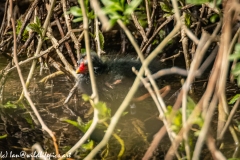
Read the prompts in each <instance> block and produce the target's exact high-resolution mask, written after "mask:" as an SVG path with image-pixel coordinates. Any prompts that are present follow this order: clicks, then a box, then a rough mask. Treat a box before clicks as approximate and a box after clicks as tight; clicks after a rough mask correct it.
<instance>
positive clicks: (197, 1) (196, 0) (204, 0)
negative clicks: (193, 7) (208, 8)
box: [186, 0, 210, 4]
mask: <svg viewBox="0 0 240 160" xmlns="http://www.w3.org/2000/svg"><path fill="white" fill-rule="evenodd" d="M208 2H210V0H186V3H190V4H203V3H208Z"/></svg>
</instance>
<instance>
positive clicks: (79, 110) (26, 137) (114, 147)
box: [0, 57, 236, 159]
mask: <svg viewBox="0 0 240 160" xmlns="http://www.w3.org/2000/svg"><path fill="white" fill-rule="evenodd" d="M5 61H6V60H5V59H3V58H2V57H0V70H1V69H3V68H4V67H5V65H6V63H5ZM23 72H24V69H23ZM27 74H28V73H27V72H26V73H24V75H25V76H26V75H27ZM36 75H37V73H35V78H34V80H33V82H32V83H31V86H30V88H29V92H30V95H31V98H32V100H33V102H34V103H35V105H36V107H37V109H38V111H39V113H40V115H41V117H42V118H43V120H44V122H45V123H46V124H47V126H48V127H49V128H50V129H51V130H52V131H53V132H54V133H55V134H56V137H57V140H58V145H59V149H60V153H61V154H63V153H65V152H66V151H67V150H68V149H69V148H70V147H72V146H73V145H74V144H75V143H76V142H77V141H78V140H79V139H80V138H81V137H82V135H83V133H82V132H81V131H80V130H79V129H78V128H76V127H74V126H72V125H70V124H67V123H65V122H63V121H61V119H62V118H66V119H70V120H74V121H76V120H77V118H78V116H79V117H81V118H82V120H83V121H84V122H87V121H89V120H91V118H92V117H91V116H89V115H88V112H89V108H90V105H89V104H88V103H87V102H84V101H83V100H82V99H81V95H80V94H78V95H77V96H76V95H75V96H74V97H73V98H72V99H71V101H70V102H69V103H68V104H67V105H63V102H64V100H65V99H66V97H67V95H68V93H69V91H70V90H71V88H72V87H73V85H74V84H73V83H70V82H69V81H68V80H67V79H66V78H65V77H64V76H60V77H57V78H54V79H53V80H51V81H49V82H47V84H44V85H39V84H38V80H40V79H41V77H39V76H36ZM180 78H181V77H179V76H171V77H170V78H168V79H165V80H163V81H161V83H162V85H161V86H162V87H163V86H164V85H170V86H171V91H170V92H169V93H168V95H167V96H166V97H165V98H164V100H165V102H166V104H168V105H173V103H174V102H175V99H176V96H177V93H178V90H179V89H180V88H181V84H180ZM205 78H206V77H205ZM203 83H204V81H203V82H201V83H196V93H195V97H197V98H195V99H196V100H198V98H199V97H201V95H202V93H203V92H204V88H203V87H202V85H203ZM21 88H22V87H21V83H20V81H19V78H18V74H17V72H16V71H14V72H13V73H11V74H10V75H9V77H8V79H7V80H6V83H5V89H4V102H5V103H4V104H5V105H1V109H0V114H1V119H0V135H5V134H6V135H7V138H4V139H1V140H0V150H1V151H3V153H4V152H9V153H10V151H12V152H13V153H16V154H19V153H20V151H23V150H25V151H27V152H29V153H30V152H31V146H32V145H33V144H35V143H36V142H39V143H40V144H41V146H42V147H43V148H44V151H46V152H49V153H53V152H54V149H53V145H52V144H53V143H52V140H51V138H50V137H49V136H48V135H47V134H46V133H45V132H43V131H42V130H41V126H39V125H38V122H37V120H36V117H35V115H34V113H33V112H32V110H31V108H30V107H29V105H28V103H27V102H26V101H24V102H23V103H22V104H21V105H18V106H17V105H14V104H13V103H9V106H8V108H7V107H6V106H7V105H6V104H7V103H8V102H14V101H16V100H17V99H18V98H19V96H20V94H21ZM229 94H232V95H235V94H236V93H229ZM10 104H11V105H10ZM119 104H120V103H119ZM131 105H132V106H131V107H129V108H128V109H127V112H128V114H126V115H125V116H123V117H122V118H121V120H120V122H119V124H118V126H117V127H116V130H115V132H116V133H117V134H118V135H119V136H120V137H121V138H122V139H123V140H124V142H125V149H126V151H125V154H124V155H125V158H126V159H131V158H133V157H134V158H135V159H140V158H142V157H143V155H144V153H145V152H146V149H147V148H148V147H149V143H150V142H151V139H152V136H153V135H154V133H156V132H157V131H158V130H159V128H160V127H161V126H162V122H161V121H160V120H159V119H158V118H157V116H158V115H157V113H158V111H157V108H156V106H155V104H154V103H153V101H152V99H151V98H148V99H146V100H145V101H143V102H137V103H135V104H131ZM23 106H25V107H26V108H23ZM110 106H111V104H110ZM12 107H13V108H12ZM86 115H87V116H86ZM213 123H215V122H213ZM215 126H216V124H215ZM102 135H104V129H102V130H100V131H99V132H98V130H97V131H96V132H95V133H94V134H93V135H92V139H95V140H96V141H99V140H101V138H102ZM99 136H100V137H99ZM165 137H166V138H164V140H163V141H162V142H161V144H159V149H158V151H157V152H156V156H157V157H158V158H163V157H164V154H165V153H166V151H167V150H168V148H169V147H170V142H169V140H168V138H167V136H165ZM109 144H110V146H111V148H110V151H111V152H110V153H109V156H108V157H110V159H111V157H112V159H114V158H115V157H116V155H117V154H118V152H119V150H120V145H119V143H118V142H117V141H116V140H115V139H114V138H111V140H110V143H109ZM231 144H232V143H231ZM231 150H232V152H231V153H228V154H229V155H231V154H232V153H233V152H234V151H233V150H234V149H231ZM229 151H230V149H229V150H228V151H227V152H229ZM80 152H83V150H80ZM80 152H79V153H80ZM86 154H87V153H86ZM77 157H78V158H79V159H81V158H82V157H84V154H83V155H81V154H80V156H79V155H78V156H77Z"/></svg>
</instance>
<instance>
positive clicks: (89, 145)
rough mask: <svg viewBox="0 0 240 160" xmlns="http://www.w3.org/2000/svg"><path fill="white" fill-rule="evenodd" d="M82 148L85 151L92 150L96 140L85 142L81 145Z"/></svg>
mask: <svg viewBox="0 0 240 160" xmlns="http://www.w3.org/2000/svg"><path fill="white" fill-rule="evenodd" d="M81 148H82V149H84V150H85V151H89V150H92V149H93V148H94V141H93V140H90V141H89V142H88V143H84V144H82V145H81Z"/></svg>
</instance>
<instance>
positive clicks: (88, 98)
mask: <svg viewBox="0 0 240 160" xmlns="http://www.w3.org/2000/svg"><path fill="white" fill-rule="evenodd" d="M82 53H83V52H82ZM82 99H83V100H84V101H85V102H87V101H89V100H90V97H89V96H88V95H87V94H82Z"/></svg>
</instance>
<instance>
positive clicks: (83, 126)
mask: <svg viewBox="0 0 240 160" xmlns="http://www.w3.org/2000/svg"><path fill="white" fill-rule="evenodd" d="M60 120H61V121H63V122H66V123H68V124H71V125H73V126H75V127H77V128H78V129H79V130H81V131H82V132H83V133H85V132H86V131H87V130H88V128H89V127H90V126H91V124H92V120H91V121H88V122H87V123H81V124H79V123H78V122H77V121H73V120H70V119H65V118H62V119H60Z"/></svg>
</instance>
